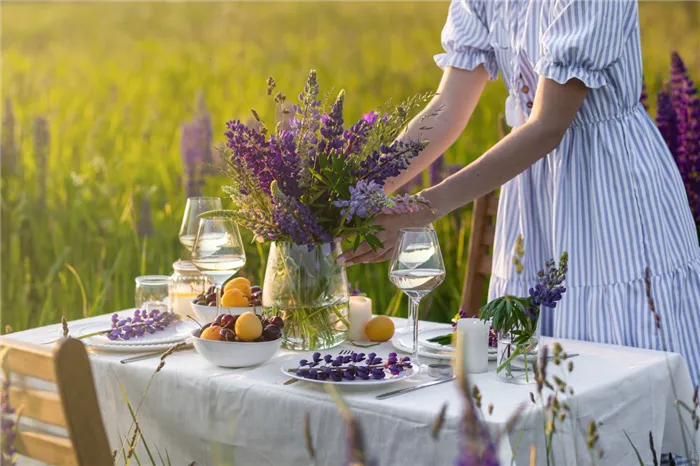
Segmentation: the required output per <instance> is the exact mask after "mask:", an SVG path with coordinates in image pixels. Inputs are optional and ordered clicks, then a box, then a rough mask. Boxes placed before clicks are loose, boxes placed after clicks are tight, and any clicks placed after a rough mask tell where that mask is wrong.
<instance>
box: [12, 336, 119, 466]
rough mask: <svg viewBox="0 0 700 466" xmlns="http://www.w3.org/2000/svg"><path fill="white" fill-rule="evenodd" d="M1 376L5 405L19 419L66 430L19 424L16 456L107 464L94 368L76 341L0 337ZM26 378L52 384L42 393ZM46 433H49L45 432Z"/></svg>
mask: <svg viewBox="0 0 700 466" xmlns="http://www.w3.org/2000/svg"><path fill="white" fill-rule="evenodd" d="M0 355H1V357H2V369H3V377H7V379H6V380H8V381H9V403H10V406H12V408H14V409H15V410H16V411H20V410H21V418H22V419H24V418H29V419H32V420H35V421H39V422H40V423H43V424H46V425H49V426H55V427H58V428H64V429H65V430H66V431H67V432H68V436H67V437H65V436H61V435H58V434H55V433H53V432H54V431H55V430H59V429H48V428H46V429H32V430H30V429H29V428H25V427H24V424H25V423H24V422H22V423H21V425H20V426H19V428H18V432H17V436H16V437H15V441H14V447H15V449H16V450H17V452H18V453H19V454H20V455H23V456H27V457H29V458H34V459H36V460H38V461H41V462H44V463H48V464H56V465H78V466H109V465H111V464H112V455H111V453H110V449H109V442H108V441H107V435H106V433H105V429H104V425H103V424H102V416H101V414H100V409H99V406H98V403H97V394H96V393H95V385H94V382H93V378H92V369H91V368H90V361H89V360H88V356H87V351H85V346H83V344H82V342H80V340H76V339H73V338H64V339H62V340H60V341H59V342H57V343H56V344H55V345H54V346H53V347H43V346H37V345H31V344H27V343H24V342H20V341H17V340H13V339H11V338H8V337H3V338H2V339H1V340H0ZM28 377H31V378H35V379H40V380H44V381H47V382H54V383H55V384H56V387H57V389H58V391H57V392H55V391H46V390H43V389H39V388H36V387H37V386H39V385H41V384H39V383H36V382H35V383H33V384H30V383H29V382H30V379H28ZM49 431H50V432H49Z"/></svg>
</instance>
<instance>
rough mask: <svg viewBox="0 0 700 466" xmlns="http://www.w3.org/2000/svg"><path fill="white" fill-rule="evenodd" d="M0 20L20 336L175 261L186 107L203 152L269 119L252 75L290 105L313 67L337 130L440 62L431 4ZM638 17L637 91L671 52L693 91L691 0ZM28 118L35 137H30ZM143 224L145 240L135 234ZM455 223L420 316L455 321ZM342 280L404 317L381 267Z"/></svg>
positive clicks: (452, 157)
mask: <svg viewBox="0 0 700 466" xmlns="http://www.w3.org/2000/svg"><path fill="white" fill-rule="evenodd" d="M1 8H2V22H1V26H2V75H1V76H2V90H1V94H2V100H3V122H4V124H3V141H4V144H7V143H8V140H9V139H8V137H9V136H10V135H11V136H13V138H14V142H15V146H16V151H15V157H14V161H13V160H10V157H8V152H7V151H4V152H3V154H2V156H3V166H2V169H3V171H2V193H1V194H2V218H1V221H2V229H1V235H2V248H1V255H2V256H1V259H2V269H1V272H2V288H1V292H2V299H1V304H2V321H3V324H6V325H10V326H12V328H14V329H15V330H19V329H24V328H28V327H33V326H38V325H45V324H48V323H52V322H57V321H58V320H59V319H60V317H61V315H66V316H67V317H68V318H69V319H73V318H79V317H81V316H87V315H92V314H98V313H104V312H111V311H114V310H119V309H123V308H127V307H131V306H133V293H134V277H136V276H138V275H141V274H146V273H148V274H161V273H163V274H168V275H169V274H170V273H171V270H172V268H171V264H172V263H173V262H174V261H175V260H177V259H178V258H179V257H184V256H185V252H186V251H185V250H184V249H183V248H182V247H181V246H180V245H179V243H178V239H177V230H178V227H179V223H180V219H181V215H182V210H183V207H184V197H185V196H184V190H183V182H182V173H183V169H182V165H181V161H180V153H179V138H180V125H181V123H182V122H183V121H184V120H187V119H189V118H191V117H192V115H193V112H194V105H195V100H196V96H197V95H198V94H200V93H201V94H202V96H203V97H204V99H205V102H206V104H207V106H208V108H209V111H210V112H211V115H212V118H213V122H214V131H215V137H216V138H217V139H219V138H220V136H219V135H221V133H222V131H223V128H224V123H225V121H226V120H228V119H232V118H244V119H245V118H247V116H248V115H249V109H250V108H256V109H257V110H258V111H259V112H260V113H261V115H263V116H264V117H268V118H269V117H271V116H272V108H271V107H270V106H269V104H268V103H267V102H268V100H267V99H266V97H265V78H266V77H267V76H268V75H270V74H271V75H273V76H275V78H276V79H277V82H278V86H279V88H280V89H281V90H283V91H286V93H287V94H288V95H295V94H296V93H297V92H298V90H300V89H301V86H302V83H303V80H304V78H305V76H306V74H307V73H308V70H309V69H311V68H316V69H317V70H318V71H319V78H320V82H321V86H322V91H323V89H326V90H327V89H330V88H331V87H335V88H336V89H339V88H341V87H342V88H345V89H346V90H347V92H348V98H347V100H346V115H347V118H346V119H348V120H352V119H355V118H356V117H358V116H359V115H360V114H361V113H362V112H363V111H368V110H370V109H371V108H373V107H376V106H377V105H379V104H381V103H382V102H384V101H385V100H386V99H388V98H390V97H392V98H395V99H398V100H400V99H402V98H404V97H407V96H410V95H412V94H414V93H417V92H420V91H426V90H433V89H434V88H435V86H436V84H437V82H438V80H439V78H440V71H439V70H438V69H437V68H436V67H435V66H434V65H433V63H432V55H433V54H434V53H437V52H440V43H439V34H440V30H441V28H442V25H443V23H444V19H445V15H446V11H447V4H446V3H443V2H422V3H398V2H389V3H337V2H333V3H331V2H326V3H309V2H304V3H289V2H284V3H260V2H255V3H199V2H197V3H170V2H169V3H161V2H158V3H146V2H141V3H138V2H137V3H119V2H113V3H97V2H96V3H28V2H22V3H12V2H3V3H2V7H1ZM640 11H641V23H642V38H643V52H644V63H645V74H646V77H647V83H648V86H649V88H650V91H651V93H652V94H653V93H654V91H655V89H658V87H659V86H660V85H661V83H662V80H663V78H664V77H665V76H667V70H668V64H669V53H670V51H671V50H674V49H675V50H678V51H679V52H680V53H681V55H682V56H683V58H684V59H685V61H686V64H687V65H688V67H689V69H690V70H691V75H693V76H696V77H697V78H698V79H700V49H698V48H697V44H698V43H699V42H700V32H699V31H700V4H698V3H695V2H659V3H655V2H642V3H641V5H640ZM504 98H505V94H504V86H503V84H502V83H500V82H499V83H492V84H490V85H489V86H488V87H487V90H486V93H485V95H484V96H483V99H482V101H481V103H480V105H479V108H478V109H477V112H476V114H475V115H474V117H473V118H472V123H471V124H470V126H469V128H468V129H467V131H466V132H465V133H464V135H463V137H462V138H461V139H460V141H459V142H458V143H457V144H456V145H455V146H454V147H453V148H451V149H450V151H449V152H448V153H447V154H446V158H447V162H448V163H451V164H454V163H462V164H464V163H467V162H469V161H470V160H473V159H474V158H475V157H477V156H478V155H480V154H481V153H482V152H483V151H484V150H485V149H487V148H488V147H489V146H490V145H491V144H493V142H494V141H495V140H496V138H497V130H496V122H497V116H498V114H499V112H501V111H502V107H503V101H504ZM652 107H653V106H652ZM10 109H11V114H12V119H13V121H14V124H13V125H10V123H9V120H10V118H9V115H10V112H9V111H8V110H10ZM652 110H653V108H652ZM37 118H42V119H44V120H36V119H37ZM37 121H39V123H37ZM41 121H46V122H47V128H48V134H46V132H44V133H43V135H42V134H39V133H41V131H40V129H41V123H40V122H41ZM37 128H39V130H37ZM46 136H48V139H47V137H46ZM42 141H43V142H42ZM6 147H7V146H6V145H3V149H5V148H6ZM220 184H221V180H218V179H215V178H211V179H209V180H208V181H207V184H206V186H205V189H204V191H205V193H207V194H215V195H219V194H220V191H219V188H218V186H219V185H220ZM148 219H150V220H151V222H152V227H153V228H152V231H151V232H150V233H149V234H144V233H145V232H146V233H148V231H147V230H148V228H143V225H145V224H146V222H147V220H148ZM139 224H141V225H142V228H141V229H139ZM468 227H469V215H468V209H467V210H466V213H462V214H461V215H459V216H455V217H452V218H450V219H446V220H443V221H442V222H441V223H440V224H439V225H438V230H439V233H440V237H441V244H442V247H443V253H444V255H445V258H446V262H447V264H448V275H447V277H448V278H447V280H446V282H445V283H444V284H443V285H442V286H441V287H440V288H439V289H438V290H437V292H435V293H434V294H433V295H431V302H430V303H428V304H429V306H426V308H427V317H428V318H429V319H433V320H446V319H448V318H449V317H451V316H452V315H453V314H454V312H455V311H456V309H457V304H458V300H459V296H460V292H461V281H462V277H463V268H464V264H465V256H466V244H467V241H468V237H469V232H468ZM247 237H248V238H250V235H247ZM264 252H265V251H264V249H260V248H256V247H255V246H251V248H250V250H249V262H248V266H247V267H246V269H245V270H244V271H243V272H242V273H244V274H246V275H248V276H250V277H254V279H255V280H256V281H258V282H261V281H262V274H263V265H264V260H265V257H264ZM350 277H351V280H352V281H353V283H358V284H359V286H360V288H361V289H362V290H363V291H365V292H367V293H368V294H369V295H370V296H371V297H372V298H373V299H374V300H375V302H376V306H375V309H376V311H379V312H383V311H385V312H396V311H397V309H398V311H399V312H400V313H401V312H403V313H405V306H404V305H401V306H398V304H399V301H398V299H397V297H399V295H398V294H397V293H396V291H395V288H394V287H393V286H392V285H391V284H390V283H389V281H388V278H387V274H386V268H385V266H371V267H355V268H353V269H351V270H350Z"/></svg>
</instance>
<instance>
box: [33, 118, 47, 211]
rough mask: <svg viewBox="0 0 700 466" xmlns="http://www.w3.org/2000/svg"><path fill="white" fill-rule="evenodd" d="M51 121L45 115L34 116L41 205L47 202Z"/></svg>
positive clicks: (35, 152) (35, 151)
mask: <svg viewBox="0 0 700 466" xmlns="http://www.w3.org/2000/svg"><path fill="white" fill-rule="evenodd" d="M49 140H50V132H49V122H48V120H47V119H46V118H44V117H36V118H34V158H35V160H36V178H37V186H38V192H37V199H38V202H39V205H40V206H42V207H43V206H45V204H46V182H47V176H48V161H49Z"/></svg>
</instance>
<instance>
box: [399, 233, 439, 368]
mask: <svg viewBox="0 0 700 466" xmlns="http://www.w3.org/2000/svg"><path fill="white" fill-rule="evenodd" d="M389 279H390V280H391V282H392V283H393V284H394V285H395V286H396V287H397V288H398V289H400V290H401V291H403V292H404V293H406V295H407V296H408V325H407V328H406V331H405V332H406V333H408V334H410V335H411V358H412V359H413V365H414V366H415V367H416V368H420V363H419V361H418V308H419V306H420V301H421V299H423V297H424V296H425V295H427V294H428V293H430V292H431V291H433V290H434V289H435V288H437V287H438V286H439V285H440V284H441V283H442V281H443V280H444V279H445V264H444V262H443V260H442V253H441V252H440V243H439V242H438V238H437V234H436V233H435V230H433V229H432V228H405V229H402V230H401V231H400V232H399V237H398V239H397V241H396V247H395V248H394V256H393V258H392V259H391V265H390V267H389Z"/></svg>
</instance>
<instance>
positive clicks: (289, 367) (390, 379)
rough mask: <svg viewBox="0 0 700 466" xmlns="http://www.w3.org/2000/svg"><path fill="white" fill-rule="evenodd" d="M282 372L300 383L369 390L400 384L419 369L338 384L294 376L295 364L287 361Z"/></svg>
mask: <svg viewBox="0 0 700 466" xmlns="http://www.w3.org/2000/svg"><path fill="white" fill-rule="evenodd" d="M280 369H281V370H282V373H283V374H284V375H286V376H288V377H291V378H293V379H297V380H299V381H301V382H311V383H320V384H327V385H328V384H329V385H336V386H339V387H363V388H369V387H378V386H381V385H389V384H392V383H396V382H401V381H402V380H406V379H410V378H411V377H413V376H414V375H416V374H418V372H419V369H418V368H416V367H412V368H410V369H407V370H404V371H402V372H400V373H399V375H387V376H386V377H385V378H383V379H369V380H362V379H358V378H356V379H355V380H342V381H340V382H335V381H333V380H314V379H306V378H304V377H301V376H299V375H297V374H296V372H295V371H296V369H297V364H296V363H295V362H294V361H287V362H285V363H284V364H282V366H281V367H280Z"/></svg>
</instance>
